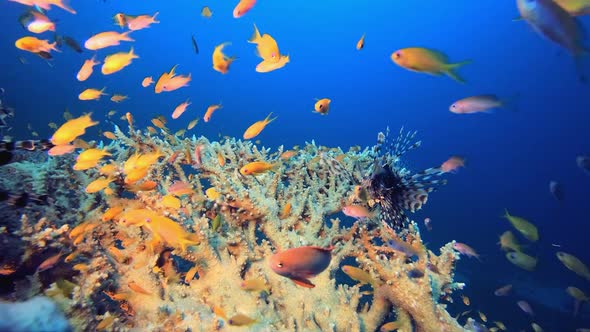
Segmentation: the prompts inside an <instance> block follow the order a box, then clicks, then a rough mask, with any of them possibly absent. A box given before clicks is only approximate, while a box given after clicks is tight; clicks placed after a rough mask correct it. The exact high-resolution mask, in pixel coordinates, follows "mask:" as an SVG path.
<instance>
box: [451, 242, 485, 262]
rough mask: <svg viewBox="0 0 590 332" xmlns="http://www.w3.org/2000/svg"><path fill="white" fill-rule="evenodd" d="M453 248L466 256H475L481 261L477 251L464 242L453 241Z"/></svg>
mask: <svg viewBox="0 0 590 332" xmlns="http://www.w3.org/2000/svg"><path fill="white" fill-rule="evenodd" d="M453 249H455V250H457V251H458V252H460V253H461V254H463V255H465V256H467V257H475V258H477V259H478V260H480V261H481V259H480V258H479V255H478V254H477V252H476V251H475V250H474V249H473V248H471V247H470V246H468V245H466V244H465V243H460V242H455V243H453Z"/></svg>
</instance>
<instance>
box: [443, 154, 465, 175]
mask: <svg viewBox="0 0 590 332" xmlns="http://www.w3.org/2000/svg"><path fill="white" fill-rule="evenodd" d="M464 166H465V158H464V157H461V156H452V157H451V158H449V159H448V160H447V161H445V162H444V163H443V164H442V165H441V166H440V170H441V172H444V173H449V172H456V171H457V170H458V169H459V167H464Z"/></svg>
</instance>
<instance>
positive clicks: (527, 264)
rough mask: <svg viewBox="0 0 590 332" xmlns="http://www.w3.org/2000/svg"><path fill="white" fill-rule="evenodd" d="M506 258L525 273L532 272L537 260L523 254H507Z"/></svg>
mask: <svg viewBox="0 0 590 332" xmlns="http://www.w3.org/2000/svg"><path fill="white" fill-rule="evenodd" d="M506 258H507V259H508V260H509V261H510V263H512V264H514V265H516V266H518V267H520V268H521V269H524V270H527V271H533V270H535V267H536V266H537V259H536V258H535V257H532V256H529V255H527V254H525V253H523V252H519V251H513V252H509V253H507V254H506Z"/></svg>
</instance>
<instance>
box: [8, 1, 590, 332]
mask: <svg viewBox="0 0 590 332" xmlns="http://www.w3.org/2000/svg"><path fill="white" fill-rule="evenodd" d="M203 5H209V6H210V8H211V10H212V11H213V17H212V18H211V19H205V18H203V17H201V16H200V10H201V8H202V6H203ZM72 6H73V7H74V8H75V9H76V10H77V11H78V14H77V15H71V14H69V13H67V12H65V11H63V10H61V9H58V8H55V9H52V10H50V11H49V12H48V15H49V16H50V17H51V18H52V19H55V20H58V22H57V29H58V33H60V34H64V35H68V36H71V37H73V38H74V39H76V40H78V41H79V42H80V44H83V43H84V41H85V40H86V39H87V38H88V37H90V36H91V35H93V34H95V33H98V32H101V31H106V30H119V28H118V27H117V26H115V25H113V21H112V19H111V17H112V16H113V15H114V14H115V13H117V12H124V13H126V14H130V15H137V14H148V13H149V14H153V13H154V12H156V11H159V12H160V14H159V16H158V19H159V20H160V21H161V23H160V24H155V25H153V26H152V27H151V28H149V29H145V30H141V31H135V32H133V33H132V34H131V36H132V37H133V38H135V39H136V42H134V43H127V42H123V44H122V45H121V46H118V47H112V48H107V49H103V50H99V51H98V52H96V53H97V58H98V59H100V60H102V59H104V57H105V56H106V55H108V54H111V53H114V52H118V51H128V50H129V48H130V47H131V46H133V47H134V49H135V53H137V54H138V55H139V56H140V58H139V59H136V60H134V62H133V64H132V65H131V66H129V67H127V68H125V69H124V70H123V71H121V72H119V73H116V74H113V75H109V76H103V75H102V74H100V66H96V67H95V73H94V74H93V76H91V77H90V79H88V80H87V81H86V82H78V81H77V80H76V78H75V76H76V73H77V71H78V70H79V68H80V66H81V65H82V63H83V62H84V60H85V59H87V58H90V57H91V56H92V55H93V54H94V53H95V52H90V51H88V50H85V52H84V53H83V54H77V53H74V52H73V51H71V50H70V49H68V48H64V49H63V52H62V53H54V57H55V58H54V60H52V62H51V63H52V65H53V67H50V66H48V65H47V64H46V62H45V61H44V60H42V59H40V58H38V57H37V56H36V55H33V54H30V53H26V52H23V51H20V50H18V49H16V48H15V47H14V42H15V40H16V39H18V38H20V37H23V36H25V35H31V34H30V33H28V32H27V31H25V30H23V29H22V27H21V26H20V25H19V24H18V22H17V18H18V16H19V15H20V14H21V13H23V12H24V10H25V9H26V7H24V6H22V5H20V4H16V3H11V2H7V1H5V0H2V2H1V3H0V31H2V37H0V50H1V53H0V54H1V55H0V87H3V88H4V89H5V90H6V94H5V96H4V101H5V103H6V104H9V105H11V106H13V107H15V108H16V118H15V119H14V127H15V129H14V130H13V132H12V133H11V135H13V136H15V137H16V138H17V139H23V138H29V133H28V132H27V130H26V126H27V124H28V123H30V124H31V125H32V127H33V128H34V129H35V130H36V131H38V132H39V133H40V134H41V136H44V137H49V136H50V135H51V133H52V131H51V130H50V129H49V128H48V127H47V123H49V122H52V121H54V122H56V123H58V124H61V123H62V122H63V118H62V113H63V111H64V109H65V108H66V107H67V108H69V109H70V111H71V112H72V113H73V114H74V115H75V116H78V115H80V114H82V113H85V112H89V111H93V112H94V113H93V114H94V115H93V118H97V119H101V120H104V118H105V115H106V113H107V112H108V111H109V110H111V109H116V110H118V111H119V112H118V114H117V115H116V117H115V118H117V119H118V117H120V116H121V115H123V114H124V113H125V112H128V111H129V112H131V113H132V114H133V115H134V116H135V119H136V121H138V122H139V124H140V125H141V126H145V125H148V124H149V120H150V119H151V118H152V117H153V116H154V115H157V114H164V115H166V116H167V117H168V118H169V116H170V114H171V113H172V110H173V109H174V107H175V106H176V105H177V104H179V103H181V102H183V101H185V100H186V99H187V98H190V100H191V102H192V105H191V106H189V109H188V111H187V112H186V113H185V114H183V115H182V116H181V117H180V118H179V119H178V120H170V121H169V126H170V127H171V128H172V130H173V131H176V130H178V129H180V128H183V127H186V124H187V123H188V122H189V121H190V120H192V119H194V118H195V117H197V116H198V117H200V118H202V115H203V114H204V112H205V109H206V107H207V106H208V105H210V104H214V103H218V102H220V101H221V102H222V103H223V109H221V110H218V111H217V112H215V114H214V115H213V117H212V121H211V122H209V123H203V122H202V120H201V122H200V123H199V124H198V125H197V127H196V128H195V129H193V131H192V132H190V133H191V134H192V133H194V134H196V135H206V136H208V137H210V138H216V137H217V135H218V134H221V135H231V136H238V137H241V135H242V133H243V132H244V130H245V129H246V128H247V127H248V126H249V125H250V124H251V123H253V122H254V121H257V120H261V119H263V118H264V117H265V116H266V115H267V114H268V113H269V112H274V114H275V115H277V116H278V120H276V121H275V122H273V123H272V124H271V125H269V126H268V127H267V128H266V129H265V130H264V131H263V133H262V134H261V135H260V136H259V137H258V138H260V139H261V140H262V144H264V145H266V146H273V147H276V146H278V145H280V144H285V145H286V146H288V147H290V146H292V145H297V144H302V143H303V142H304V141H311V140H312V139H315V141H316V142H317V143H319V144H322V145H328V146H341V147H343V148H348V147H349V146H352V145H362V146H367V145H373V144H374V143H375V139H376V134H377V132H378V131H381V130H384V128H385V126H386V125H389V126H390V127H391V128H392V131H394V132H396V131H397V130H398V128H399V127H400V126H405V127H406V128H408V129H416V130H418V131H419V132H420V133H419V135H418V137H419V138H420V139H422V140H423V145H422V147H421V148H420V149H419V150H417V151H413V152H411V153H410V154H408V155H407V156H406V157H405V160H406V166H408V167H409V168H411V169H414V170H419V169H423V168H427V167H430V166H434V165H438V164H440V163H441V162H443V161H444V160H446V159H447V158H448V157H449V156H450V155H453V154H459V155H464V156H465V157H466V158H467V167H466V168H465V169H461V170H460V171H459V173H458V174H454V175H450V176H449V184H448V185H447V186H446V187H444V188H441V190H439V191H438V192H437V193H434V194H432V195H431V197H430V198H431V199H430V201H429V204H428V205H427V206H426V208H425V209H424V210H423V211H421V212H420V213H419V214H417V215H416V220H418V221H421V220H423V218H424V217H425V216H429V217H431V218H432V220H433V227H434V230H433V231H432V232H429V233H428V232H426V231H423V233H424V237H425V239H426V241H427V242H429V247H431V248H437V247H439V246H440V245H442V244H444V243H446V242H448V241H450V240H452V239H456V240H457V241H460V242H465V243H467V244H470V245H471V246H472V247H474V248H475V249H476V250H478V252H480V254H482V258H483V262H482V263H479V262H477V261H471V260H462V261H461V262H460V263H459V267H458V271H459V273H460V274H461V275H462V277H469V278H470V279H469V280H468V287H467V291H466V293H467V294H468V295H470V296H471V298H472V307H475V308H480V309H481V310H482V311H484V312H486V313H487V315H488V318H489V319H491V320H502V321H504V322H505V323H507V325H509V327H511V328H512V329H514V330H517V329H520V328H525V327H527V328H528V329H530V326H529V324H530V322H529V319H528V318H526V317H525V315H524V313H522V312H520V311H519V309H518V308H517V307H516V304H515V303H516V301H517V300H519V299H520V298H519V297H511V298H502V299H498V298H495V297H493V295H492V294H491V292H492V291H493V290H494V289H495V288H497V287H498V286H501V285H503V284H504V283H507V282H515V281H516V280H520V283H523V284H527V285H530V287H532V289H537V290H538V291H536V292H537V293H538V294H537V295H535V296H536V297H537V298H538V297H543V298H541V299H537V300H535V299H533V300H529V302H530V303H531V305H532V306H533V308H534V309H536V310H537V311H539V312H540V313H541V314H540V315H539V316H541V317H538V318H537V319H536V321H537V322H538V323H539V324H540V325H541V326H543V327H545V329H546V330H567V329H570V330H573V328H575V327H589V326H590V321H589V320H588V315H586V316H585V317H586V321H585V322H581V321H580V320H579V318H578V320H575V319H573V318H572V317H571V315H567V314H563V313H562V314H560V313H558V311H557V310H553V309H549V307H551V306H552V305H555V303H558V304H557V306H561V307H565V308H566V309H567V310H570V309H571V305H572V304H571V302H572V301H571V300H570V299H569V298H568V297H567V295H566V294H565V291H555V292H554V294H558V295H559V297H558V296H549V297H547V296H545V295H539V294H541V293H544V291H545V290H547V289H561V290H563V289H565V288H566V287H567V286H569V285H575V286H578V287H580V288H581V289H582V290H584V291H585V292H586V293H587V294H588V293H590V287H588V283H587V282H585V281H584V280H582V279H581V278H579V277H577V276H575V275H574V274H573V273H571V272H569V271H567V270H566V269H565V268H564V267H563V266H562V265H561V263H559V262H558V261H557V259H556V258H555V251H556V248H555V247H553V246H551V244H558V245H561V246H562V249H563V250H564V251H568V252H572V253H575V254H576V255H578V256H579V257H580V258H582V259H583V260H585V261H586V262H588V263H590V252H589V251H588V250H587V239H588V234H589V232H588V230H589V229H590V226H589V225H588V222H589V221H590V220H589V217H588V212H589V210H590V209H589V207H590V204H589V200H588V194H589V192H590V190H589V188H588V184H590V175H586V174H584V173H583V172H582V171H581V170H580V169H579V168H577V166H576V163H575V158H576V156H577V155H580V154H585V153H590V144H589V141H588V132H587V130H588V127H589V124H590V123H589V120H590V116H589V115H588V114H587V113H588V112H589V111H590V85H584V84H582V83H580V82H579V81H578V79H577V74H576V72H575V68H574V65H573V60H572V59H571V57H570V56H569V55H568V54H567V53H566V52H565V51H562V50H560V49H559V48H558V47H557V46H555V45H553V44H551V43H550V42H548V41H547V40H544V39H543V38H541V37H539V36H538V35H537V34H535V33H534V32H533V31H532V29H531V28H530V27H529V26H528V25H527V24H526V23H525V22H513V21H512V18H514V17H515V16H517V14H518V13H517V10H516V6H515V3H514V2H513V1H497V0H478V1H472V0H455V1H452V2H449V1H438V0H425V1H411V2H407V1H370V2H358V1H321V2H313V4H312V2H310V1H303V0H296V1H264V0H261V1H259V3H258V4H257V5H256V6H255V7H254V9H253V10H252V11H251V12H249V13H248V14H247V15H246V16H244V17H242V18H240V19H234V18H233V17H232V10H233V7H234V6H235V2H234V1H223V2H218V1H211V2H210V3H206V2H202V1H169V2H168V1H166V2H164V1H154V0H144V1H106V2H103V1H91V0H84V1H72ZM583 21H584V24H585V25H586V26H588V23H589V20H588V19H587V18H585V19H584V20H583ZM253 23H256V24H257V25H258V28H259V29H260V31H261V32H262V33H269V34H271V35H272V36H273V37H274V38H275V39H276V40H277V42H278V44H279V46H280V50H281V53H282V54H289V55H290V56H291V63H289V64H287V65H286V66H285V67H284V68H282V69H279V70H277V71H274V72H271V73H266V74H259V73H256V72H255V71H254V68H255V66H256V64H257V63H258V62H260V60H261V59H259V58H258V57H256V55H255V53H254V50H255V45H253V44H249V43H247V41H246V40H247V39H248V38H249V37H250V35H251V34H252V31H253V28H252V24H253ZM363 33H366V34H367V36H366V45H365V49H363V50H362V51H360V52H359V51H356V50H355V45H356V42H357V40H358V39H359V38H360V36H361V35H362V34H363ZM192 34H194V35H195V36H196V38H197V41H198V43H199V48H200V51H201V52H200V54H198V55H196V54H195V53H194V51H193V48H192V44H191V40H190V38H191V35H192ZM42 37H43V38H47V39H52V38H53V36H52V34H51V33H45V34H43V35H42ZM222 42H232V44H231V45H230V46H228V47H226V53H227V54H228V55H236V56H237V57H238V59H237V60H236V61H235V62H234V63H233V64H232V66H231V68H230V71H229V73H228V74H227V75H221V74H220V73H218V72H216V71H214V70H213V69H212V63H211V53H212V51H213V48H214V47H215V46H216V45H218V44H220V43H222ZM410 46H424V47H429V48H435V49H439V50H441V51H443V52H445V53H446V54H448V55H449V57H450V59H451V61H462V60H465V59H472V60H473V63H472V64H469V65H467V66H465V67H463V68H461V69H460V73H461V74H462V76H463V77H464V78H465V79H466V80H467V82H468V83H467V84H465V85H461V84H459V83H457V82H455V81H453V80H451V79H450V78H448V77H431V76H428V75H424V74H418V73H413V72H409V71H406V70H404V69H401V68H399V67H397V66H396V65H394V64H393V63H392V62H391V60H390V54H391V53H392V52H393V51H395V50H396V49H399V48H404V47H410ZM20 56H22V57H23V58H25V59H26V60H27V61H28V64H25V65H23V64H21V63H20V62H19V61H18V57H20ZM174 64H179V67H178V69H177V72H178V73H181V74H188V73H192V77H193V80H192V82H191V83H190V87H188V88H182V89H179V90H177V91H174V92H171V93H162V94H158V95H156V94H154V92H153V86H152V87H150V88H148V89H144V88H143V87H142V86H141V81H142V79H143V78H144V77H145V76H148V75H152V76H153V77H154V79H155V80H156V79H157V78H158V76H159V75H160V74H161V73H162V72H164V71H168V70H169V69H170V68H171V67H172V66H173V65H174ZM587 74H590V73H587ZM105 86H106V87H107V90H106V91H107V92H108V93H110V94H112V93H121V94H125V95H128V96H129V97H130V99H129V100H127V101H125V102H123V103H121V104H115V103H112V102H111V101H110V100H109V98H110V97H103V99H102V100H101V101H99V102H94V101H92V102H83V101H79V100H78V99H77V96H78V94H79V93H80V92H81V91H82V90H84V89H86V88H89V87H93V88H102V87H105ZM483 93H494V94H497V95H499V96H503V97H506V98H509V97H512V96H518V98H517V99H516V107H517V109H518V110H517V111H516V112H513V111H509V110H499V111H496V112H494V113H493V114H475V115H456V114H452V113H450V112H449V111H448V107H449V105H450V104H451V103H452V102H454V101H455V100H457V99H460V98H463V97H467V96H470V95H474V94H483ZM324 97H327V98H331V99H332V105H331V110H330V114H329V115H328V116H320V115H318V114H316V113H313V112H312V110H313V104H314V98H324ZM117 121H118V122H121V121H119V120H117ZM100 127H101V129H103V130H111V128H110V127H109V126H108V124H107V123H106V122H105V121H102V123H101V126H100ZM93 135H94V136H95V137H96V136H97V135H98V129H96V128H93V130H91V131H90V132H89V134H88V135H87V136H85V138H87V139H89V138H92V137H93ZM550 180H557V181H559V182H561V183H562V184H563V186H564V188H565V194H566V199H565V201H564V202H562V203H559V202H557V201H555V200H554V199H553V198H552V197H551V195H550V193H549V191H548V183H549V181H550ZM505 207H507V208H509V210H510V211H511V213H513V214H515V215H519V216H522V217H525V218H527V219H529V220H531V221H532V222H534V223H535V224H537V225H538V227H539V230H540V236H541V240H540V241H539V243H538V244H537V245H533V246H531V247H530V248H527V249H528V252H529V253H530V254H533V255H538V257H539V266H538V269H537V271H536V272H534V273H528V272H525V271H521V270H519V269H518V268H516V267H514V266H512V265H511V264H510V263H509V262H508V261H507V260H506V259H505V258H504V254H503V253H502V252H501V251H500V250H499V249H498V247H497V245H496V242H497V239H498V235H499V234H501V233H502V232H503V231H505V230H508V229H509V224H508V222H507V221H506V220H505V219H503V218H500V215H501V214H502V213H503V209H504V208H505ZM456 302H461V301H460V299H459V298H458V297H457V299H456ZM544 306H546V307H544ZM462 310H463V308H462V306H461V305H453V306H452V310H451V311H452V312H453V313H458V312H459V311H462ZM564 310H565V309H564ZM588 311H590V310H589V309H588V308H587V309H586V312H588ZM583 323H585V325H586V326H583Z"/></svg>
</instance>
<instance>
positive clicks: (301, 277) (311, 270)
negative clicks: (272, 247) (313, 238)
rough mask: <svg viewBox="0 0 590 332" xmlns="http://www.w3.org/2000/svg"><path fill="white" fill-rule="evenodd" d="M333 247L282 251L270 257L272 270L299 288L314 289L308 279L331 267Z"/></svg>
mask: <svg viewBox="0 0 590 332" xmlns="http://www.w3.org/2000/svg"><path fill="white" fill-rule="evenodd" d="M331 252H332V247H330V248H322V247H316V246H304V247H297V248H291V249H287V250H284V251H280V252H278V253H276V254H274V255H272V256H271V257H270V260H269V265H270V268H271V269H272V270H273V271H274V272H275V273H276V274H278V275H281V276H283V277H287V278H289V279H291V280H293V282H294V283H295V284H297V285H299V286H302V287H306V288H314V287H315V285H314V284H312V283H311V281H309V279H308V278H311V277H313V276H316V275H318V274H320V273H321V272H322V271H324V270H325V269H326V268H327V267H328V265H330V260H331V257H332V256H331Z"/></svg>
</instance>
